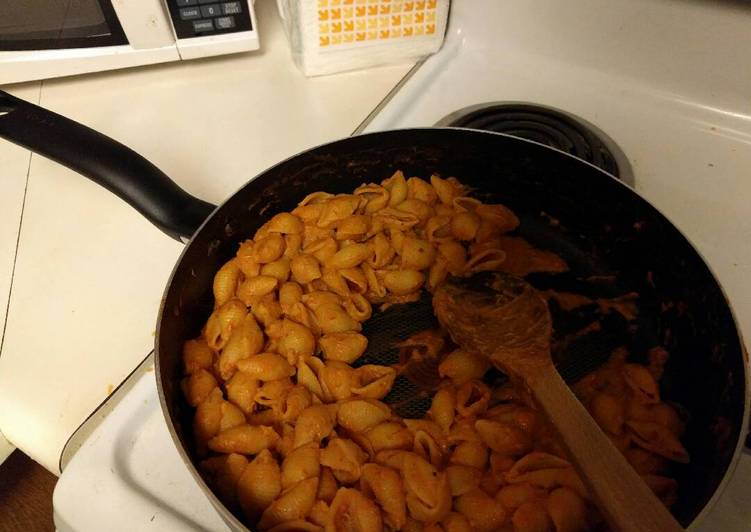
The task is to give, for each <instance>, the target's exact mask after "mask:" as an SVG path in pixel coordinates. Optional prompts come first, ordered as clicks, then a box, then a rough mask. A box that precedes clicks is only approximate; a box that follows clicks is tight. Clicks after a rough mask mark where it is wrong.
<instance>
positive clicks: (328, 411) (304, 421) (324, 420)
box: [295, 405, 337, 449]
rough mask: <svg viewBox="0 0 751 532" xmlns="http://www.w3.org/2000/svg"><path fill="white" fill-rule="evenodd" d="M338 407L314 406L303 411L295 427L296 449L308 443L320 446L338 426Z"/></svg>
mask: <svg viewBox="0 0 751 532" xmlns="http://www.w3.org/2000/svg"><path fill="white" fill-rule="evenodd" d="M336 411H337V407H336V405H313V406H309V407H308V408H306V409H305V410H303V411H302V413H301V414H300V417H299V418H297V424H296V425H295V449H296V448H298V447H300V446H302V445H305V444H307V443H311V442H313V443H316V444H319V443H320V442H321V440H322V439H323V438H326V437H328V436H329V435H330V434H331V431H333V430H334V425H335V424H336Z"/></svg>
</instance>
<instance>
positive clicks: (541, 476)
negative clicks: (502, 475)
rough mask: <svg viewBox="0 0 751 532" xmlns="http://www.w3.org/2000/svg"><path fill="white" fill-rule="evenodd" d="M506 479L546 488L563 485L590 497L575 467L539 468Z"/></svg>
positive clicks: (512, 482)
mask: <svg viewBox="0 0 751 532" xmlns="http://www.w3.org/2000/svg"><path fill="white" fill-rule="evenodd" d="M506 480H507V482H509V483H510V484H523V483H527V484H530V485H532V486H535V487H538V488H543V489H545V490H551V489H553V488H559V487H562V486H563V487H567V488H570V489H572V490H574V491H575V492H576V493H577V494H578V495H579V496H580V497H583V498H585V499H589V494H588V492H587V488H586V487H584V483H583V482H582V480H581V478H580V477H579V475H578V474H577V473H576V471H574V468H573V467H562V468H550V469H538V470H536V471H530V472H529V473H524V474H522V475H518V476H513V477H510V478H509V477H508V476H507V477H506Z"/></svg>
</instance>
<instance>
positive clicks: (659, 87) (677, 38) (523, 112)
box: [55, 0, 751, 532]
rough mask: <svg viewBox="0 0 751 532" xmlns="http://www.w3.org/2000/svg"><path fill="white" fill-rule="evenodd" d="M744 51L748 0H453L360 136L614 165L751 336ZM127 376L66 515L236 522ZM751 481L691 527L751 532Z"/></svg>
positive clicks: (144, 391)
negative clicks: (464, 131) (459, 132)
mask: <svg viewBox="0 0 751 532" xmlns="http://www.w3.org/2000/svg"><path fill="white" fill-rule="evenodd" d="M707 43H712V46H711V47H710V46H707V45H706V44H707ZM750 47H751V9H746V8H744V7H743V6H742V5H741V4H740V3H735V2H722V3H716V2H687V1H685V2H684V1H668V0H614V1H613V2H608V3H607V5H605V4H604V3H600V2H594V1H590V0H576V1H574V2H565V3H561V2H555V1H551V0H530V1H529V2H497V1H494V0H455V1H454V2H453V3H452V11H451V19H450V23H449V33H448V35H447V39H446V42H445V44H444V47H443V49H442V50H441V51H440V52H439V53H438V54H436V55H434V56H432V57H430V58H429V59H428V60H427V61H425V62H424V63H423V64H422V65H420V66H419V68H416V69H413V73H412V74H411V75H410V77H409V78H408V79H405V80H404V81H403V83H400V84H399V86H398V87H397V88H396V89H395V90H394V91H393V92H392V94H390V95H389V96H388V97H387V98H386V100H384V102H382V104H381V106H379V108H378V109H377V112H374V113H373V115H372V116H371V117H370V120H369V121H368V122H367V123H365V124H363V125H362V126H361V127H360V128H358V130H357V131H358V132H360V131H365V132H370V131H379V130H383V129H392V128H404V127H428V126H432V125H446V126H448V125H451V126H454V127H471V128H480V129H491V130H493V131H500V132H503V133H507V134H512V135H517V136H522V137H524V138H528V139H530V140H534V141H536V142H541V143H544V144H547V145H551V146H553V147H555V148H557V149H561V150H563V151H566V152H568V153H572V154H574V155H576V156H578V157H581V158H583V159H585V160H588V161H589V162H591V163H592V164H596V165H598V166H600V167H601V168H603V169H605V170H606V171H608V172H610V173H611V174H613V175H618V176H619V178H620V179H622V180H623V181H624V182H625V183H626V184H628V185H630V186H632V187H634V188H635V189H636V190H637V191H638V192H639V193H640V194H642V195H643V196H644V197H645V198H646V199H648V200H649V201H651V202H652V203H653V204H654V205H655V206H657V207H658V208H659V209H660V210H661V211H662V212H663V213H665V214H666V215H667V216H668V217H669V218H670V219H671V220H672V221H673V222H674V223H675V224H676V225H677V226H678V227H681V228H682V229H683V230H684V231H685V232H686V234H687V236H688V237H689V238H690V239H691V240H692V241H693V242H694V243H695V244H696V246H697V248H698V249H699V250H700V251H701V252H702V254H703V255H704V256H705V258H706V259H707V261H708V262H709V263H710V264H712V265H713V269H714V272H715V273H716V275H717V277H718V278H719V279H720V281H721V283H722V284H723V286H724V287H725V290H726V291H727V293H729V294H731V296H732V297H731V300H732V303H733V304H734V307H735V312H736V316H737V319H738V321H739V323H740V326H741V329H742V330H743V331H744V332H745V333H746V334H745V336H746V338H749V337H751V284H749V283H748V281H747V280H748V279H749V278H751V248H749V246H748V238H749V235H751V217H749V216H748V205H749V204H751V182H750V181H749V180H748V170H749V169H751V104H749V101H748V97H747V96H748V94H751V78H749V77H748V76H747V65H745V56H746V54H745V50H747V49H748V48H750ZM697 61H701V65H702V67H701V68H697ZM132 380H133V383H132V384H131V386H132V389H131V390H130V391H129V392H128V393H127V394H125V396H124V397H123V398H122V399H121V400H120V402H119V403H118V404H117V405H116V406H114V407H112V410H111V412H110V413H109V414H108V415H107V416H100V417H103V420H102V421H100V424H99V425H98V426H96V427H93V428H90V429H89V432H90V433H89V435H88V436H87V437H85V438H83V437H79V438H78V440H77V441H78V442H79V444H81V448H80V450H79V451H78V452H77V453H75V455H73V452H72V450H71V452H69V453H67V454H68V456H70V455H73V456H72V459H70V461H69V462H68V464H67V466H65V469H64V472H63V475H62V477H61V479H60V481H59V482H58V485H57V489H56V493H55V512H56V524H57V525H58V527H59V528H60V529H61V530H90V529H97V528H105V527H106V528H107V529H109V530H133V529H142V528H145V527H146V526H148V527H149V528H150V529H153V530H192V529H196V530H198V529H209V530H226V527H225V525H224V524H223V523H222V522H221V521H220V520H219V518H218V516H217V515H216V513H215V512H214V511H213V510H212V509H211V507H210V505H209V503H208V501H207V500H206V498H205V496H204V495H203V494H202V493H201V491H200V490H199V489H198V487H197V486H195V484H194V483H193V481H192V479H191V477H190V475H189V473H188V472H187V471H185V468H184V466H183V465H182V463H181V462H180V461H179V457H178V454H177V451H176V450H175V448H174V446H173V443H172V440H171V438H169V436H168V433H167V429H166V426H165V424H164V421H163V419H162V416H161V413H160V412H159V409H158V399H157V395H156V387H155V383H154V377H153V374H152V373H148V372H141V374H136V376H134V377H133V378H132ZM748 479H751V456H749V455H741V459H740V461H739V464H738V468H737V470H736V472H735V473H734V474H733V475H732V476H731V477H730V480H729V482H728V484H727V486H726V490H725V492H724V494H723V495H722V497H721V498H720V499H719V500H718V503H717V504H716V505H715V506H714V507H713V509H712V511H711V512H709V513H708V515H706V516H705V517H704V520H703V522H702V523H701V524H699V525H697V526H693V527H691V529H692V530H697V531H702V532H710V531H717V530H722V531H727V532H740V531H745V530H748V529H749V527H748V523H751V489H749V486H748ZM81 500H86V501H87V503H88V504H87V511H86V512H82V511H80V501H81ZM112 501H117V504H116V505H115V504H113V502H112Z"/></svg>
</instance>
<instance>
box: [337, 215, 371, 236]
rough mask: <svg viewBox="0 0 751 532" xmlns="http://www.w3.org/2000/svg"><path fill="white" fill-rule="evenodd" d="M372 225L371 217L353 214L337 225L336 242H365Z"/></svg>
mask: <svg viewBox="0 0 751 532" xmlns="http://www.w3.org/2000/svg"><path fill="white" fill-rule="evenodd" d="M370 225H371V220H370V216H368V215H365V214H353V215H352V216H348V217H347V218H345V219H344V220H341V221H340V222H338V223H337V224H336V233H335V238H336V240H354V241H360V240H363V239H365V238H366V236H367V234H368V233H369V232H370Z"/></svg>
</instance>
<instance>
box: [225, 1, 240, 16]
mask: <svg viewBox="0 0 751 532" xmlns="http://www.w3.org/2000/svg"><path fill="white" fill-rule="evenodd" d="M242 10H243V8H242V6H241V5H240V2H225V3H223V4H222V11H223V12H224V14H225V15H237V14H238V13H242Z"/></svg>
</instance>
